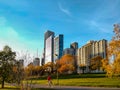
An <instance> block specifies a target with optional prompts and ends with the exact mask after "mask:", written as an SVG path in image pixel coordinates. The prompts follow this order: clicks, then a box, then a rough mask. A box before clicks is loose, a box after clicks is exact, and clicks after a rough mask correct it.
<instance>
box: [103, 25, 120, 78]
mask: <svg viewBox="0 0 120 90" xmlns="http://www.w3.org/2000/svg"><path fill="white" fill-rule="evenodd" d="M113 32H114V36H113V37H112V40H111V41H110V43H109V47H108V49H107V51H108V52H107V53H108V58H107V60H106V61H105V60H102V63H103V68H104V69H105V71H106V72H107V76H108V77H112V76H119V75H120V25H119V24H115V25H114V31H113ZM112 57H113V62H111V63H110V62H109V59H111V58H112Z"/></svg>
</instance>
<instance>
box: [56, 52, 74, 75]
mask: <svg viewBox="0 0 120 90" xmlns="http://www.w3.org/2000/svg"><path fill="white" fill-rule="evenodd" d="M74 65H75V58H74V56H72V55H69V54H67V55H64V56H62V58H61V59H60V61H59V69H58V71H59V72H60V73H69V72H73V71H74V70H75V66H74Z"/></svg>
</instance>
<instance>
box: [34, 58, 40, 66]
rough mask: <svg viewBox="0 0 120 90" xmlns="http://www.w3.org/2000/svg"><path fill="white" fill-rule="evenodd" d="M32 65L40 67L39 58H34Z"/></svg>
mask: <svg viewBox="0 0 120 90" xmlns="http://www.w3.org/2000/svg"><path fill="white" fill-rule="evenodd" d="M33 65H34V66H40V59H39V58H35V59H34V60H33Z"/></svg>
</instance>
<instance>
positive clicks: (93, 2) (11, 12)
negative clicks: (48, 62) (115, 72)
mask: <svg viewBox="0 0 120 90" xmlns="http://www.w3.org/2000/svg"><path fill="white" fill-rule="evenodd" d="M115 23H120V0H0V49H2V48H3V46H4V45H6V44H7V45H9V46H10V47H12V49H13V50H15V51H19V52H25V51H28V52H29V53H31V54H33V55H36V52H37V49H38V52H39V54H41V53H42V51H43V40H44V32H45V31H46V30H52V31H54V32H55V33H56V35H58V34H64V48H67V47H69V45H70V43H71V42H74V41H76V42H78V43H79V47H81V46H82V45H85V44H86V42H87V41H89V40H101V39H107V40H110V39H111V37H112V35H113V32H112V31H113V24H115Z"/></svg>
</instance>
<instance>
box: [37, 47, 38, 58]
mask: <svg viewBox="0 0 120 90" xmlns="http://www.w3.org/2000/svg"><path fill="white" fill-rule="evenodd" d="M37 57H38V48H37Z"/></svg>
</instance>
